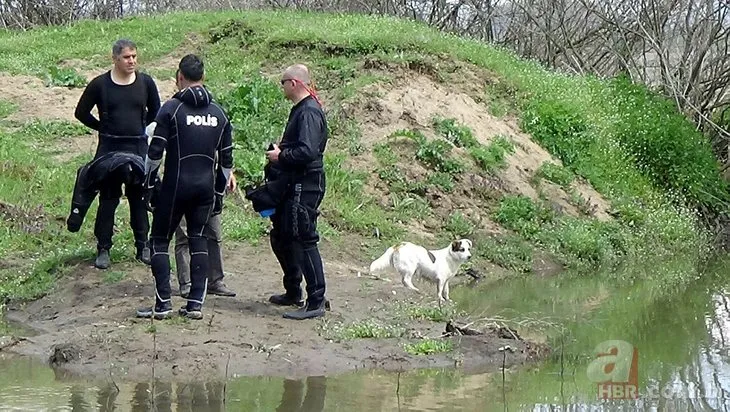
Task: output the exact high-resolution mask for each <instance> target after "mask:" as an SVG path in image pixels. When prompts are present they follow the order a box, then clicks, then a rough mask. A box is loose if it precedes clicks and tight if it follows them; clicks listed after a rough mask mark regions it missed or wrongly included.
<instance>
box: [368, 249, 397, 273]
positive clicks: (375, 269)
mask: <svg viewBox="0 0 730 412" xmlns="http://www.w3.org/2000/svg"><path fill="white" fill-rule="evenodd" d="M393 252H395V248H394V247H392V246H391V247H389V248H388V250H386V251H385V253H383V254H382V255H381V256H380V257H379V258H377V259H375V260H374V261H373V263H371V264H370V274H371V275H376V274H378V273H382V272H384V271H386V270H387V269H388V268H389V267H390V264H391V263H390V262H391V261H390V259H391V258H392V257H393Z"/></svg>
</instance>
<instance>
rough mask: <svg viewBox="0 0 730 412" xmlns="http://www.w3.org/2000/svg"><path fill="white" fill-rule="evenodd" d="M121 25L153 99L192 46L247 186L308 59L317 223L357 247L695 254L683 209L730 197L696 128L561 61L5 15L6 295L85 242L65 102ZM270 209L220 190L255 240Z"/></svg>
mask: <svg viewBox="0 0 730 412" xmlns="http://www.w3.org/2000/svg"><path fill="white" fill-rule="evenodd" d="M119 37H129V38H131V39H133V40H134V41H136V42H137V44H138V47H139V51H140V64H141V66H142V70H144V71H147V72H148V73H150V74H151V75H153V77H154V78H155V79H156V80H157V81H158V84H159V85H160V90H161V94H162V97H163V98H168V97H169V96H170V95H171V93H172V92H173V91H174V89H173V86H174V82H173V81H172V77H173V75H174V71H175V67H176V64H177V60H178V59H179V58H180V57H181V56H182V55H184V54H186V53H188V52H196V53H199V54H201V55H202V56H203V57H204V58H205V61H206V68H207V81H206V83H207V85H208V87H209V88H210V89H211V91H212V92H213V93H214V95H215V96H216V97H217V98H218V100H219V101H221V102H222V104H223V105H224V106H225V107H226V108H227V110H228V111H229V114H230V116H231V118H232V120H233V123H234V126H235V143H236V151H235V161H236V162H235V163H236V173H237V175H238V176H239V179H240V181H241V183H242V184H245V183H250V182H255V181H257V180H258V179H260V177H261V169H262V166H263V162H264V157H263V150H264V148H265V147H266V146H267V145H268V143H269V142H272V141H277V140H278V138H279V136H280V134H281V130H282V126H283V124H284V122H285V120H286V116H287V113H288V108H289V105H288V104H287V102H286V101H285V100H284V99H283V96H282V95H281V92H280V91H279V85H278V79H279V75H280V73H281V71H282V70H283V69H284V68H285V67H286V66H287V65H289V64H291V63H294V62H302V63H305V64H308V65H309V66H310V67H311V68H312V70H313V73H314V76H315V80H316V84H317V89H318V90H319V92H320V94H321V96H322V98H323V102H324V105H325V108H326V110H327V112H328V116H329V121H330V126H331V140H330V145H329V149H328V153H327V157H326V161H327V185H328V192H327V196H326V198H325V201H324V206H323V214H322V222H323V223H322V235H323V237H324V239H325V242H331V243H333V244H337V243H340V244H341V245H342V246H343V247H342V249H344V250H346V251H348V252H349V253H350V255H349V256H351V257H352V259H355V261H356V262H357V263H362V262H367V261H368V260H369V259H370V258H372V257H374V256H376V254H378V253H380V252H382V250H383V249H384V248H385V247H387V246H388V245H389V244H391V243H392V242H394V241H396V240H402V239H409V240H415V241H419V242H421V243H425V244H427V245H428V246H429V247H433V248H435V247H442V246H443V244H445V242H447V241H448V240H449V239H450V238H452V237H455V236H467V237H470V238H472V239H473V240H474V242H475V246H476V250H477V252H478V256H477V258H476V259H475V260H474V261H473V262H472V266H474V267H475V268H476V269H478V270H481V271H483V272H487V271H488V272H489V273H511V272H523V273H524V272H544V271H550V272H553V271H556V270H559V269H560V268H563V267H565V268H567V269H572V270H577V271H581V272H584V273H586V274H590V273H591V272H593V271H595V270H596V269H597V268H599V267H601V266H607V265H608V266H610V265H618V264H619V263H621V262H624V261H626V260H632V259H637V258H638V259H641V258H643V257H644V256H648V255H652V256H657V255H659V256H661V255H667V256H670V255H673V256H676V255H686V256H688V258H691V259H700V258H702V257H703V256H705V255H706V254H707V253H708V252H709V236H708V234H707V233H706V232H705V231H703V230H702V229H701V228H700V227H699V226H698V223H697V221H698V219H697V214H696V212H695V211H696V208H697V207H699V206H702V207H704V208H705V209H708V210H715V211H716V210H721V209H722V208H723V207H724V204H725V202H726V201H727V200H728V192H727V187H726V184H725V183H724V182H723V181H722V179H721V176H720V173H719V169H718V165H717V164H716V162H715V160H714V158H713V155H712V152H711V150H710V146H709V144H708V142H707V140H706V139H705V138H704V136H702V135H701V134H699V133H697V132H696V131H695V130H694V127H693V126H692V124H691V123H690V122H688V121H687V120H686V119H684V118H683V117H682V116H680V115H679V114H677V113H676V112H675V111H674V110H673V107H672V105H671V103H670V102H667V101H665V100H664V99H662V98H659V97H657V96H656V95H654V94H652V93H651V92H650V91H648V90H646V89H645V88H644V87H641V86H637V85H632V84H630V83H628V82H627V81H626V80H624V79H615V80H601V79H596V78H591V77H580V76H568V75H564V74H558V73H555V72H552V71H549V70H546V69H544V68H543V67H541V66H540V65H538V64H536V63H534V62H529V61H524V60H521V59H519V58H517V57H516V56H514V55H513V54H511V53H509V52H507V51H505V50H500V49H497V48H495V47H492V46H489V45H485V44H482V43H478V42H475V41H471V40H466V39H462V38H458V37H455V36H451V35H447V34H443V33H440V32H437V31H434V30H432V29H429V28H427V27H424V26H422V25H419V24H415V23H412V22H408V21H401V20H395V19H391V18H376V17H365V16H342V15H328V14H305V13H283V12H281V13H272V12H246V13H195V14H173V15H163V16H154V17H149V18H129V19H125V20H120V21H111V22H96V21H84V22H79V23H77V24H75V25H73V26H70V27H49V28H39V29H36V30H31V31H28V32H22V33H10V32H0V40H1V41H0V73H2V74H1V75H0V80H2V83H3V85H2V86H1V87H2V91H3V96H10V98H9V100H3V101H2V102H0V116H2V117H3V120H2V123H1V124H0V154H1V158H2V161H0V200H1V201H2V202H3V203H0V212H1V213H2V214H3V217H4V219H3V220H2V222H1V223H0V228H1V229H2V230H1V231H0V301H2V300H3V299H11V298H33V297H36V296H38V295H40V294H43V293H44V292H45V291H47V290H48V288H49V287H50V286H52V285H53V283H54V281H55V280H56V279H57V278H58V277H59V276H61V275H62V274H63V273H65V271H67V270H69V269H68V268H71V267H73V266H74V265H75V264H77V263H78V262H80V261H81V260H84V259H89V258H91V257H92V255H93V251H94V241H93V235H92V230H93V229H92V227H93V224H91V220H90V219H87V222H86V224H85V225H84V228H83V230H82V232H81V233H80V234H71V233H68V232H67V231H65V226H64V219H65V217H66V216H67V214H68V209H69V202H70V194H71V190H72V186H73V179H74V176H75V171H76V168H77V167H78V166H79V165H81V164H83V163H84V162H86V161H88V159H89V158H90V156H91V154H90V152H89V150H88V149H89V146H90V144H91V142H92V141H93V138H94V136H92V135H91V134H90V132H89V131H88V130H86V129H85V128H84V127H82V126H80V125H79V124H78V122H76V121H75V120H74V119H73V117H72V114H73V107H74V105H75V103H76V100H77V99H78V96H79V94H80V90H81V89H80V87H82V86H83V85H84V84H85V83H86V82H87V81H88V80H89V79H90V78H91V77H92V76H93V75H95V74H98V73H100V72H101V71H103V70H105V69H106V68H107V67H108V66H109V65H110V60H109V57H108V55H109V53H110V47H111V44H112V42H113V41H114V40H116V39H117V38H119ZM46 86H47V87H46ZM94 214H95V206H94V207H92V210H90V212H89V215H88V216H90V217H93V216H94ZM127 215H128V213H127V212H126V204H123V205H122V206H120V212H119V213H118V220H117V226H118V229H119V233H118V234H117V235H116V237H115V242H116V245H117V246H116V247H115V249H113V254H112V258H113V261H116V262H120V261H123V260H125V259H129V256H131V255H132V252H131V250H132V237H131V232H130V231H129V229H128V216H127ZM266 225H267V221H266V220H263V219H261V218H260V217H258V216H257V215H256V214H255V213H253V212H252V211H251V209H250V207H249V205H248V204H247V203H246V202H245V201H243V199H241V198H240V197H239V198H237V197H235V196H230V197H229V198H228V200H227V208H226V211H225V214H224V231H225V238H226V242H227V243H228V244H229V245H232V243H231V242H236V241H246V242H250V243H253V244H258V245H259V246H260V247H261V248H266V247H268V245H267V244H266V242H265V241H264V242H262V239H264V235H265V232H266V228H267V226H266ZM231 247H234V246H231ZM105 276H110V277H113V276H115V275H114V272H112V274H108V275H105ZM658 280H661V281H662V282H667V283H669V284H670V285H675V286H680V285H682V284H683V283H684V282H686V281H688V280H689V279H684V278H678V279H658ZM110 281H113V279H110Z"/></svg>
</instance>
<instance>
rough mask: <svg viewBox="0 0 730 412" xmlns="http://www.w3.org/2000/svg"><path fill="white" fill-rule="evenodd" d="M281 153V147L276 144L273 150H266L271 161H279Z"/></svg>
mask: <svg viewBox="0 0 730 412" xmlns="http://www.w3.org/2000/svg"><path fill="white" fill-rule="evenodd" d="M279 153H281V149H279V145H276V144H275V145H274V149H273V150H269V151H267V152H266V157H267V158H268V159H269V161H270V162H278V161H279Z"/></svg>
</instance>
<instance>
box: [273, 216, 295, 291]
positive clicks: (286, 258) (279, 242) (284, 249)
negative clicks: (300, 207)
mask: <svg viewBox="0 0 730 412" xmlns="http://www.w3.org/2000/svg"><path fill="white" fill-rule="evenodd" d="M271 223H272V228H271V231H270V232H269V242H270V243H271V250H272V251H273V252H274V255H275V256H276V259H277V260H278V261H279V265H280V266H281V270H282V271H283V272H284V277H283V283H284V290H285V291H286V295H287V297H289V298H291V299H292V300H293V301H300V300H301V299H302V286H301V285H302V271H301V269H300V268H299V262H298V260H297V256H296V254H295V253H294V247H293V241H292V239H290V238H289V237H288V236H287V235H286V234H285V233H286V232H285V228H283V227H282V225H283V222H282V213H279V212H277V213H276V214H274V215H273V216H272V217H271Z"/></svg>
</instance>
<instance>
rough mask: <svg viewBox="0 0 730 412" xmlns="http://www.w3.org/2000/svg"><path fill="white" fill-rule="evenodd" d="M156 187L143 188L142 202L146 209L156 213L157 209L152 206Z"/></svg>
mask: <svg viewBox="0 0 730 412" xmlns="http://www.w3.org/2000/svg"><path fill="white" fill-rule="evenodd" d="M154 193H155V187H154V186H152V187H146V186H142V201H143V202H144V206H145V208H147V210H148V211H150V212H154V211H155V208H154V207H153V206H152V196H154Z"/></svg>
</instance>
